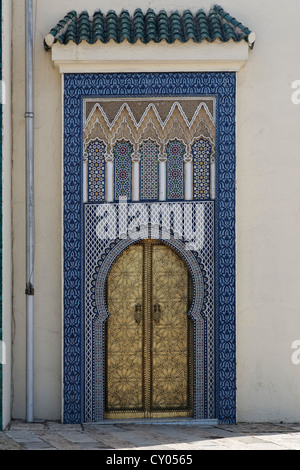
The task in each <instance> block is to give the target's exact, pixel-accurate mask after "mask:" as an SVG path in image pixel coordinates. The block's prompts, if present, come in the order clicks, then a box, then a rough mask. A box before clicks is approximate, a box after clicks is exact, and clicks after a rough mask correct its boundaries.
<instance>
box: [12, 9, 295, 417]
mask: <svg viewBox="0 0 300 470" xmlns="http://www.w3.org/2000/svg"><path fill="white" fill-rule="evenodd" d="M24 3H25V2H24V0H12V5H13V24H14V27H13V31H14V34H13V179H12V181H13V237H14V244H13V267H14V277H13V287H14V296H13V311H14V325H15V326H14V343H13V357H14V359H13V391H14V395H13V417H15V418H23V417H24V416H25V295H24V289H25V185H24V174H25V172H24V170H25V152H24V142H25V136H24V129H25V122H24V121H25V120H24V69H25V67H24V54H25V51H24ZM212 3H213V2H211V1H210V0H202V1H201V2H200V3H199V1H198V0H189V1H185V2H184V6H183V2H182V0H181V1H180V0H173V1H171V0H165V1H164V3H162V2H161V0H146V1H145V0H140V1H138V0H128V1H127V2H126V5H124V2H122V1H120V0H111V1H110V2H109V3H108V2H106V1H104V0H88V1H83V0H64V2H61V1H60V0H52V2H51V3H50V4H49V2H48V1H46V0H38V1H37V5H38V9H37V14H36V34H35V39H36V43H35V198H36V252H35V417H36V418H39V419H43V418H47V419H59V418H60V413H61V359H62V358H61V336H62V330H61V321H62V314H61V176H62V175H61V159H62V155H61V139H62V135H61V125H62V122H61V82H60V76H59V73H58V72H57V70H55V69H54V67H53V65H52V63H51V54H50V53H46V52H45V51H44V49H43V44H42V42H43V37H44V36H45V35H46V34H47V33H48V32H49V30H50V29H51V28H52V27H53V26H54V25H56V23H57V22H58V20H59V19H61V18H62V17H63V16H64V15H65V14H66V13H67V12H68V11H69V10H73V9H75V10H77V11H78V12H80V11H82V10H84V9H88V11H89V12H90V13H93V12H94V10H95V9H98V8H100V9H102V10H103V11H104V12H106V11H107V10H108V9H116V10H121V9H122V8H123V7H124V6H125V7H126V8H127V9H129V10H130V11H133V10H134V9H135V8H137V7H142V8H143V9H145V10H146V9H147V8H148V7H152V8H153V9H155V10H157V11H158V10H160V9H161V8H162V7H164V8H165V9H167V10H172V9H174V8H178V9H180V10H182V9H183V8H190V9H192V10H194V11H196V10H198V9H199V7H200V6H203V7H204V8H205V9H208V8H209V7H210V6H211V5H212ZM220 3H221V4H222V6H223V8H224V9H225V10H227V11H229V12H230V13H231V14H232V15H233V16H235V17H236V18H238V19H239V20H240V21H242V22H244V24H246V25H248V26H249V27H250V28H251V29H252V30H254V31H255V32H256V34H257V42H256V45H255V47H254V50H253V51H251V52H250V54H249V56H250V58H249V62H248V63H247V65H246V67H245V68H244V69H243V70H242V71H241V72H239V74H238V95H237V98H238V111H237V273H238V275H237V399H238V420H240V421H298V422H299V421H300V365H299V366H296V365H293V363H292V361H291V355H292V352H293V350H292V349H291V344H292V342H293V341H294V340H297V339H299V340H300V308H299V305H300V298H299V297H300V289H299V288H298V284H299V282H298V279H299V271H300V247H299V242H298V240H299V229H300V196H299V194H300V192H299V171H300V164H299V148H300V132H299V128H300V126H299V124H300V105H298V106H296V105H294V104H292V101H291V94H292V89H291V84H292V82H293V81H294V80H296V79H299V80H300V70H299V57H300V43H299V40H298V34H299V33H298V31H299V24H300V3H299V0H289V2H288V4H287V3H286V2H284V1H283V0H273V1H272V2H270V0H252V1H251V2H249V1H245V0H239V1H238V0H223V1H222V2H220ZM199 47H201V46H199Z"/></svg>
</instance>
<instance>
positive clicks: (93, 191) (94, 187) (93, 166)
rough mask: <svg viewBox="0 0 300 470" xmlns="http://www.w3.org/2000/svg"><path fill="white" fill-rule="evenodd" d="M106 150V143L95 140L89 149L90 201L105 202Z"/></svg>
mask: <svg viewBox="0 0 300 470" xmlns="http://www.w3.org/2000/svg"><path fill="white" fill-rule="evenodd" d="M105 150H106V145H105V144H104V142H101V141H99V140H94V141H92V142H90V143H89V145H88V147H87V155H88V197H89V201H90V202H92V201H105Z"/></svg>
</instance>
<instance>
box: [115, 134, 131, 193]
mask: <svg viewBox="0 0 300 470" xmlns="http://www.w3.org/2000/svg"><path fill="white" fill-rule="evenodd" d="M132 153H133V145H132V143H131V142H129V141H127V140H125V139H122V140H119V141H117V142H116V143H115V145H114V146H113V156H114V162H115V200H116V201H118V200H119V197H122V196H123V197H124V196H126V197H127V199H128V200H130V199H131V167H132V162H131V156H132Z"/></svg>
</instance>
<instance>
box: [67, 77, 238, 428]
mask: <svg viewBox="0 0 300 470" xmlns="http://www.w3.org/2000/svg"><path fill="white" fill-rule="evenodd" d="M101 95H105V96H106V97H109V96H113V97H116V96H120V97H127V96H128V97H138V96H162V97H163V96H215V97H216V113H217V119H216V127H217V131H216V203H215V233H216V235H215V260H216V262H215V269H216V279H215V293H216V295H215V308H216V312H215V315H216V316H215V320H216V322H215V327H216V345H215V351H216V377H215V380H216V393H215V396H216V418H217V419H218V420H219V421H220V422H221V423H234V422H235V419H236V365H235V363H236V346H235V335H236V325H235V96H236V77H235V73H232V72H224V73H223V72H216V73H208V72H205V73H194V72H191V73H126V74H125V73H124V74H65V75H64V242H63V250H64V261H63V268H64V292H63V295H64V351H63V353H64V359H63V361H64V363H63V367H64V392H63V393H64V414H63V420H64V422H65V423H80V422H83V421H84V419H85V417H84V409H85V407H84V400H85V396H84V276H83V272H84V205H83V200H82V196H83V191H82V181H83V166H82V149H83V142H82V135H83V115H82V113H83V99H84V98H93V97H96V96H101Z"/></svg>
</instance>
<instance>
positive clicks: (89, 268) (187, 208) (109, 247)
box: [85, 201, 215, 421]
mask: <svg viewBox="0 0 300 470" xmlns="http://www.w3.org/2000/svg"><path fill="white" fill-rule="evenodd" d="M105 212H106V217H103V215H104V213H105ZM122 212H123V214H120V211H119V204H105V205H103V204H102V205H101V204H99V205H98V204H86V205H85V240H86V243H85V291H86V295H85V420H86V421H99V420H100V421H101V420H102V419H103V413H104V388H103V374H104V363H105V361H104V359H105V355H104V354H105V353H104V341H105V338H104V333H103V332H104V323H105V321H106V319H107V317H108V311H107V308H106V303H105V288H106V279H107V275H108V272H109V270H110V268H111V266H112V264H113V263H114V261H115V260H116V258H117V257H118V256H119V255H120V253H121V252H122V251H123V250H125V249H126V248H127V247H128V246H130V244H132V243H134V242H136V240H137V239H144V238H159V239H162V240H163V241H164V242H165V243H167V244H170V245H171V246H173V247H174V248H175V249H176V250H177V251H179V253H180V254H181V256H182V257H183V259H184V260H185V261H186V263H187V265H188V266H189V268H190V272H191V274H192V278H193V285H194V297H193V302H192V306H191V310H190V315H191V317H192V318H194V327H195V334H194V351H195V353H194V416H195V417H197V418H213V417H214V416H215V373H214V362H215V360H214V358H215V355H214V348H215V328H214V321H215V318H214V202H212V201H210V202H204V203H188V202H186V203H182V202H181V203H159V204H157V203H156V204H152V203H145V204H142V203H132V204H128V205H127V204H124V205H123V209H122ZM138 214H143V217H142V218H139V217H138ZM161 215H163V216H162V217H161ZM120 217H121V218H122V219H123V220H119V218H120ZM106 220H110V221H111V222H112V223H111V224H109V226H107V231H106V230H105V225H106ZM132 220H135V221H136V223H135V224H132ZM159 221H160V222H159ZM183 223H185V224H186V225H185V228H184V227H183ZM120 225H122V226H123V230H124V231H123V233H122V238H121V239H120V238H118V227H119V226H120ZM126 227H127V230H126ZM174 233H176V239H175V238H174V236H173V234H174Z"/></svg>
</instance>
